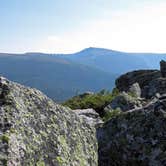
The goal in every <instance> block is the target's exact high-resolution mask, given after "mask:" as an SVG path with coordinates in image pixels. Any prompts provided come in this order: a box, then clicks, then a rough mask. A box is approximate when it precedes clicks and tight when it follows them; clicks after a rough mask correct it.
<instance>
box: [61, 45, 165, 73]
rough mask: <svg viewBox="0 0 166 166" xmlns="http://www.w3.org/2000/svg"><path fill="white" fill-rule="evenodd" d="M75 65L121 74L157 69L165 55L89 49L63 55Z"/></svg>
mask: <svg viewBox="0 0 166 166" xmlns="http://www.w3.org/2000/svg"><path fill="white" fill-rule="evenodd" d="M62 57H63V58H64V57H65V58H67V59H70V60H72V61H74V62H76V63H80V64H86V65H89V66H93V67H96V68H98V69H100V70H103V71H105V72H108V73H114V74H118V75H120V74H122V73H125V72H128V71H132V70H137V69H151V68H156V69H157V68H158V67H159V61H160V60H161V59H166V54H154V53H126V52H119V51H114V50H109V49H103V48H94V47H90V48H87V49H84V50H82V51H80V52H78V53H75V54H70V55H68V56H66V55H63V56H62Z"/></svg>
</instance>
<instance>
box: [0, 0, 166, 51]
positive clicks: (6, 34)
mask: <svg viewBox="0 0 166 166" xmlns="http://www.w3.org/2000/svg"><path fill="white" fill-rule="evenodd" d="M88 47H100V48H108V49H113V50H118V51H125V52H155V53H157V52H158V53H166V0H1V1H0V52H8V53H24V52H45V53H72V52H77V51H80V50H82V49H84V48H88Z"/></svg>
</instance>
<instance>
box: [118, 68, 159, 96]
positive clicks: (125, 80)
mask: <svg viewBox="0 0 166 166" xmlns="http://www.w3.org/2000/svg"><path fill="white" fill-rule="evenodd" d="M160 77H161V73H160V71H158V70H138V71H132V72H129V73H126V74H124V75H122V76H120V77H119V78H118V79H117V80H116V81H115V83H116V88H117V89H118V90H119V91H120V92H123V91H125V92H129V91H130V90H131V87H132V86H133V85H134V86H135V85H136V83H137V84H139V87H140V89H141V97H144V98H150V97H151V96H148V92H149V84H150V82H151V81H154V80H156V79H159V78H160ZM132 89H133V88H132ZM139 93H140V92H139ZM139 93H138V94H139Z"/></svg>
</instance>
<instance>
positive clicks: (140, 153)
mask: <svg viewBox="0 0 166 166" xmlns="http://www.w3.org/2000/svg"><path fill="white" fill-rule="evenodd" d="M98 141H99V165H100V166H164V165H166V96H164V97H160V99H158V100H155V102H151V103H150V104H148V105H147V106H146V107H144V108H142V109H135V110H132V111H128V112H123V113H121V114H118V115H117V116H116V117H114V118H112V119H111V120H110V121H108V122H107V123H106V124H104V126H103V127H102V128H100V129H98Z"/></svg>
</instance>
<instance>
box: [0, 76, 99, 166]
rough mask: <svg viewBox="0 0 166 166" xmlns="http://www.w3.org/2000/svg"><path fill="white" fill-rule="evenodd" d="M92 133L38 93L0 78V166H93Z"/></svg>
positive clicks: (81, 120)
mask: <svg viewBox="0 0 166 166" xmlns="http://www.w3.org/2000/svg"><path fill="white" fill-rule="evenodd" d="M95 132H96V131H95V128H94V127H92V126H90V125H89V124H88V123H86V121H85V120H84V119H83V118H80V117H79V116H77V115H76V114H74V113H73V112H72V111H71V110H70V109H67V108H64V107H62V106H60V105H58V104H55V103H54V102H53V101H52V100H51V99H49V98H47V97H46V96H45V95H44V94H42V93H41V92H40V91H38V90H35V89H31V88H27V87H24V86H22V85H19V84H17V83H14V82H11V81H8V80H7V79H5V78H2V77H1V78H0V165H3V166H6V165H9V166H19V165H22V166H30V165H33V166H35V165H36V166H44V165H45V166H79V165H80V166H88V165H89V166H96V165H97V141H96V136H95Z"/></svg>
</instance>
